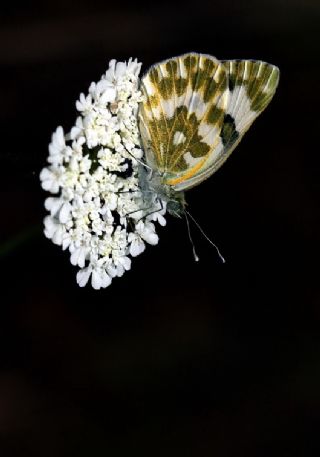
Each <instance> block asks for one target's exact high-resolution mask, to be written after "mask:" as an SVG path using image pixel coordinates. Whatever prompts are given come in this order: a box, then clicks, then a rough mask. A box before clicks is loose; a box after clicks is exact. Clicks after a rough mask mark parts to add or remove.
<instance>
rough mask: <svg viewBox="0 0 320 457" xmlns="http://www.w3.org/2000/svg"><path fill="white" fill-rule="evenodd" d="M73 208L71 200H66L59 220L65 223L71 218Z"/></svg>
mask: <svg viewBox="0 0 320 457" xmlns="http://www.w3.org/2000/svg"><path fill="white" fill-rule="evenodd" d="M71 209H72V207H71V205H70V203H69V202H65V203H64V204H63V205H62V208H61V210H60V213H59V221H60V222H61V224H65V223H66V222H67V221H68V220H69V218H70V213H71Z"/></svg>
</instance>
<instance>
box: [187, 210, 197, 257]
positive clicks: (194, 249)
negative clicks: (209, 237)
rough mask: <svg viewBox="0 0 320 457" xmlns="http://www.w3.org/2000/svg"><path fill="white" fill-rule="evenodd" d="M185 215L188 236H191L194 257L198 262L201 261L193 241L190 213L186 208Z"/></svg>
mask: <svg viewBox="0 0 320 457" xmlns="http://www.w3.org/2000/svg"><path fill="white" fill-rule="evenodd" d="M184 215H185V218H186V222H187V229H188V236H189V240H190V243H191V246H192V252H193V257H194V260H195V261H196V262H199V260H200V259H199V257H198V255H197V253H196V248H195V247H194V243H193V240H192V236H191V231H190V224H189V219H188V214H187V211H186V210H185V211H184Z"/></svg>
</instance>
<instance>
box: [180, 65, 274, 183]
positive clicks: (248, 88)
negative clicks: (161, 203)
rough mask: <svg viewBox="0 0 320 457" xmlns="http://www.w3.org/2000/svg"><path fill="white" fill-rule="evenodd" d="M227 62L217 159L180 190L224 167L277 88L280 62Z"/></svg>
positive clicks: (187, 181) (216, 151)
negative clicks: (274, 63)
mask: <svg viewBox="0 0 320 457" xmlns="http://www.w3.org/2000/svg"><path fill="white" fill-rule="evenodd" d="M223 64H224V65H225V67H226V70H227V74H228V91H229V101H228V107H227V109H226V113H225V116H224V122H223V126H222V129H221V133H220V141H219V143H218V144H217V147H216V150H215V158H214V161H212V162H211V165H210V166H209V167H207V168H202V169H200V170H199V171H198V173H197V174H196V175H194V176H193V177H191V178H190V179H188V180H186V181H184V182H183V183H181V184H178V185H177V186H175V190H177V191H179V190H186V189H189V188H191V187H193V186H195V185H197V184H199V183H200V182H202V181H203V180H205V179H207V178H208V177H209V176H211V175H212V174H213V173H214V172H215V171H217V170H218V168H220V166H221V165H222V164H223V163H224V162H225V160H226V159H227V158H228V157H229V155H230V154H231V153H232V151H233V150H234V148H235V147H236V146H237V145H238V144H239V142H240V140H241V139H242V137H243V135H244V134H245V132H246V131H247V130H248V128H249V127H250V126H251V124H252V122H253V121H254V120H255V119H256V118H257V117H258V116H259V114H261V113H262V111H263V110H264V109H265V108H266V107H267V105H268V104H269V102H270V101H271V99H272V97H273V95H274V93H275V91H276V88H277V85H278V82H279V69H278V68H277V67H276V66H274V65H270V64H268V63H266V62H262V61H252V60H230V61H225V62H223Z"/></svg>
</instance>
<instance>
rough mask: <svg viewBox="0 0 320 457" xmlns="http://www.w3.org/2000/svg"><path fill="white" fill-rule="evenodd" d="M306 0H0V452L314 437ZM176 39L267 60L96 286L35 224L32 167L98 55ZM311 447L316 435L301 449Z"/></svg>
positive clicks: (311, 66)
mask: <svg viewBox="0 0 320 457" xmlns="http://www.w3.org/2000/svg"><path fill="white" fill-rule="evenodd" d="M319 24H320V6H319V2H318V1H317V0H304V1H302V0H301V1H298V0H292V1H285V0H269V1H260V2H259V1H253V0H251V1H247V2H230V1H219V2H216V1H211V2H204V1H201V2H200V1H197V2H192V3H191V2H190V3H186V2H185V3H183V2H181V3H175V4H172V3H171V2H162V3H160V2H158V3H152V2H150V4H139V3H136V2H134V1H131V2H127V1H124V0H119V1H113V2H107V1H89V2H88V1H78V2H77V3H74V2H73V1H71V0H63V1H62V0H57V1H55V2H41V1H33V2H24V3H23V4H22V5H19V4H18V3H17V2H7V3H6V4H2V5H1V16H0V71H1V73H0V75H1V76H0V77H1V87H0V100H1V109H0V116H1V124H0V125H1V143H0V144H1V147H0V155H1V160H0V189H1V201H0V205H1V224H0V233H1V257H0V264H1V275H0V277H1V305H0V455H1V457H7V456H10V457H11V456H13V457H15V456H24V457H29V456H30V457H38V456H39V457H47V456H48V457H49V456H50V457H51V456H52V457H60V456H68V457H72V456H77V457H82V456H86V457H87V456H102V455H104V456H112V457H113V456H116V457H118V456H128V455H137V456H148V457H149V456H152V457H158V456H159V457H160V456H161V457H162V456H164V455H166V456H175V457H176V456H183V457H185V456H197V457H208V456H215V457H270V456H276V457H278V456H281V457H296V456H299V457H300V456H301V457H309V456H318V455H320V452H319V447H320V446H319V419H320V410H319V408H320V338H319V327H320V303H319V287H318V282H319V229H320V221H319V211H318V210H319V171H320V170H319V160H318V154H319V140H318V138H319V115H318V113H319V102H320V99H319V71H320V68H319V60H318V55H319V47H318V45H319V36H318V32H319ZM190 50H194V51H198V52H204V53H209V54H212V55H215V56H216V57H218V58H220V59H230V58H257V59H262V60H266V61H268V62H271V63H274V64H276V65H278V66H279V67H280V69H281V78H280V86H279V89H278V91H277V94H276V96H275V98H274V100H273V101H272V103H271V104H270V106H269V107H268V108H267V110H266V111H265V112H264V113H263V115H262V116H261V117H260V118H259V119H258V120H257V121H256V123H255V124H254V126H252V128H251V129H250V132H249V133H248V134H247V135H246V137H245V139H244V140H243V141H242V142H241V144H240V145H239V146H238V148H237V150H236V151H235V152H234V153H233V155H232V157H231V158H230V159H229V160H228V162H227V163H226V164H225V165H224V166H223V167H222V169H220V170H219V172H218V173H217V174H215V175H214V176H213V177H212V178H211V179H210V180H208V181H207V182H204V183H203V184H201V186H199V187H198V188H195V189H194V190H192V191H191V192H190V193H188V194H187V199H188V202H189V205H190V210H191V212H192V213H193V215H194V216H195V217H196V219H197V220H198V221H199V222H200V223H201V225H202V226H203V228H204V229H205V231H206V232H207V233H208V234H209V235H210V237H211V238H212V239H213V240H214V241H215V242H216V243H217V244H218V246H219V247H220V249H221V251H222V253H223V255H224V256H225V257H226V259H227V263H226V264H225V265H223V264H222V263H221V262H220V260H219V258H218V257H217V255H216V253H215V251H214V249H212V248H211V247H210V246H209V245H208V244H207V243H206V241H205V240H204V239H203V238H202V237H201V235H200V234H198V232H197V231H196V229H194V230H193V237H194V239H195V243H196V246H197V251H198V253H199V256H200V257H201V261H200V262H199V263H197V264H196V263H195V262H194V261H193V259H192V250H191V246H190V244H189V241H188V237H187V232H186V226H185V223H184V222H183V221H179V220H174V219H172V218H170V217H168V225H167V227H166V228H163V229H159V232H160V243H159V245H158V246H156V247H148V249H147V252H145V253H144V254H143V255H141V256H140V257H138V258H137V259H134V261H133V265H132V270H131V271H130V272H128V273H126V274H125V276H124V277H123V278H119V279H116V280H114V281H113V284H112V286H111V287H110V288H108V289H106V290H101V291H93V290H91V289H90V288H89V287H87V288H85V289H80V288H78V286H77V284H76V280H75V274H76V269H75V268H74V267H72V266H71V264H70V262H69V258H68V257H69V256H68V254H67V253H63V252H62V250H61V249H60V248H59V247H57V246H55V245H53V244H52V243H51V242H50V241H48V240H47V239H45V237H44V236H43V235H42V233H41V230H42V228H41V227H42V219H43V217H44V215H45V211H44V208H43V201H44V199H45V193H44V192H43V191H42V190H41V188H40V184H39V177H38V176H39V172H40V170H41V168H42V167H43V166H44V165H45V161H46V157H47V145H48V142H49V140H50V136H51V133H52V131H53V130H54V129H55V128H56V126H57V125H63V126H64V127H65V128H66V129H69V128H70V126H71V125H72V123H73V122H74V120H75V116H76V111H75V100H76V99H77V97H78V95H79V93H80V92H81V91H86V90H87V88H88V86H89V84H90V82H91V81H96V80H98V79H99V78H100V76H101V74H102V73H103V72H104V71H105V70H106V68H107V65H108V61H109V60H110V59H112V58H116V59H118V60H121V59H128V58H129V57H130V56H132V57H136V56H137V57H138V58H139V59H140V60H141V61H142V62H143V64H144V67H143V68H144V69H146V68H147V67H148V66H149V65H150V64H152V63H154V62H156V61H158V60H161V59H163V58H167V57H170V56H173V55H176V54H180V53H183V52H187V51H190ZM317 449H318V451H317Z"/></svg>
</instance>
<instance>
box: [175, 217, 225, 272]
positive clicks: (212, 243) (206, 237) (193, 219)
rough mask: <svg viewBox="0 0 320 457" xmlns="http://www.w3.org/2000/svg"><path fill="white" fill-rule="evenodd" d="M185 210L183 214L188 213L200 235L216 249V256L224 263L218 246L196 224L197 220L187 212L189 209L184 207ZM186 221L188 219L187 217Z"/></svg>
mask: <svg viewBox="0 0 320 457" xmlns="http://www.w3.org/2000/svg"><path fill="white" fill-rule="evenodd" d="M184 211H185V214H186V215H188V216H189V217H190V219H191V220H192V221H193V222H194V223H195V225H196V226H197V227H198V229H199V230H200V232H201V233H202V235H203V236H204V237H205V239H206V240H207V241H209V243H210V244H211V245H212V246H213V247H214V248H215V249H216V251H217V253H218V256H219V257H220V259H221V260H222V263H226V260H225V258H224V257H223V255H222V254H221V252H220V251H219V248H218V246H217V245H216V244H214V242H213V241H211V240H210V238H209V237H208V236H207V235H206V234H205V232H204V231H203V230H202V228H201V227H200V225H199V224H198V222H197V221H196V220H195V218H194V217H193V216H192V215H191V214H190V213H189V211H187V210H186V209H185V210H184ZM187 221H188V219H187Z"/></svg>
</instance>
